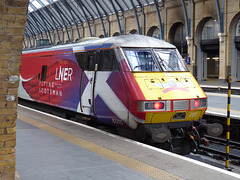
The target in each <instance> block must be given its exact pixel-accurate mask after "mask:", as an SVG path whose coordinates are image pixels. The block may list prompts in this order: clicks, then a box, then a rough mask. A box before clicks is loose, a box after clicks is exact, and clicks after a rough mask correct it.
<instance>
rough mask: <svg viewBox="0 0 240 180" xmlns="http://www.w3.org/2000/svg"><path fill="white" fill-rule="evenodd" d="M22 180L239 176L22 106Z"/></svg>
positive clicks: (19, 167) (19, 169)
mask: <svg viewBox="0 0 240 180" xmlns="http://www.w3.org/2000/svg"><path fill="white" fill-rule="evenodd" d="M16 158H17V159H16V170H17V172H18V173H19V175H20V179H21V180H81V179H104V180H105V179H134V180H136V179H144V180H145V179H164V180H165V179H174V180H176V179H189V180H199V179H201V180H204V179H207V180H209V179H218V180H221V179H223V180H225V179H228V180H234V179H240V175H239V174H236V173H232V172H229V171H226V170H223V169H220V168H217V167H213V166H210V165H207V164H205V163H201V162H198V161H195V160H192V159H189V158H186V157H183V156H179V155H176V154H172V153H170V152H166V151H163V150H160V149H157V148H154V147H151V146H148V145H144V144H142V143H138V142H135V141H132V140H128V139H125V138H122V137H119V136H116V135H111V134H109V133H106V132H103V131H101V130H96V129H94V128H89V127H86V126H84V125H79V124H77V123H71V122H68V121H66V120H64V119H62V118H58V117H54V116H50V115H46V114H45V113H40V112H37V111H35V110H31V109H28V108H24V107H22V106H19V107H18V119H17V146H16Z"/></svg>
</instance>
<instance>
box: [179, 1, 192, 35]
mask: <svg viewBox="0 0 240 180" xmlns="http://www.w3.org/2000/svg"><path fill="white" fill-rule="evenodd" d="M181 2H182V7H183V13H184V19H185V27H186V36H187V37H191V24H190V23H191V21H189V18H188V14H187V8H186V3H185V0H181Z"/></svg>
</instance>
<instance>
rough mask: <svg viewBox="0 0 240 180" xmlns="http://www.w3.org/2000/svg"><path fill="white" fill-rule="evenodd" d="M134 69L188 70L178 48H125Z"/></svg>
mask: <svg viewBox="0 0 240 180" xmlns="http://www.w3.org/2000/svg"><path fill="white" fill-rule="evenodd" d="M124 52H125V55H126V57H127V60H128V62H129V65H130V66H131V69H132V71H164V72H168V71H188V69H187V67H186V66H185V64H184V62H183V60H182V58H181V56H180V55H179V53H178V51H177V50H176V49H153V50H152V49H127V48H126V49H124Z"/></svg>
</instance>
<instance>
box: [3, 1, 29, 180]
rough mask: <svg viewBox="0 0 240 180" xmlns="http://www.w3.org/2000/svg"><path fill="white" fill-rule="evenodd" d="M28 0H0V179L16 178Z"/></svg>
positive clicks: (9, 179)
mask: <svg viewBox="0 0 240 180" xmlns="http://www.w3.org/2000/svg"><path fill="white" fill-rule="evenodd" d="M28 3H29V0H1V1H0V179H1V180H11V179H15V146H16V118H17V97H18V81H19V72H20V65H21V53H22V48H23V34H24V30H25V24H26V17H27V7H28Z"/></svg>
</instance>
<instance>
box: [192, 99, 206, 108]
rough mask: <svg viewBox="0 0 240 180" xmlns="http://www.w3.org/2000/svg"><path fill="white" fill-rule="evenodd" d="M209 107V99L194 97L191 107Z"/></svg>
mask: <svg viewBox="0 0 240 180" xmlns="http://www.w3.org/2000/svg"><path fill="white" fill-rule="evenodd" d="M200 108H207V99H192V100H191V109H200Z"/></svg>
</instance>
